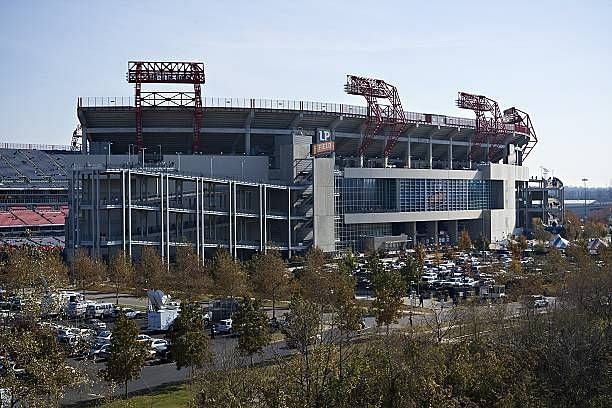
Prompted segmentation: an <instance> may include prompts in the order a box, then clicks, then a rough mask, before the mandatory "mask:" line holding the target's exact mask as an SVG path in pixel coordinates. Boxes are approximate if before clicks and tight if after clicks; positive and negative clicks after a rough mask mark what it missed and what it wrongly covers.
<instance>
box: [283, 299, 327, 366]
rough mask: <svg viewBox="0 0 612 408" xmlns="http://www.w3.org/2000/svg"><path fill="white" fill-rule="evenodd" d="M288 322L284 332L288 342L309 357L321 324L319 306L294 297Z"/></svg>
mask: <svg viewBox="0 0 612 408" xmlns="http://www.w3.org/2000/svg"><path fill="white" fill-rule="evenodd" d="M286 321H287V324H286V326H285V327H284V329H283V332H284V334H285V337H286V338H287V341H288V342H289V343H290V344H293V345H295V346H296V348H297V349H298V350H299V351H300V353H302V354H303V355H305V356H307V355H308V346H310V345H312V344H314V343H315V341H316V335H317V331H318V329H319V324H320V320H319V310H318V308H317V305H316V304H314V303H313V302H309V301H308V300H305V299H303V298H302V297H300V296H294V298H293V299H292V300H291V304H290V305H289V314H288V315H287V319H286ZM306 358H307V357H306Z"/></svg>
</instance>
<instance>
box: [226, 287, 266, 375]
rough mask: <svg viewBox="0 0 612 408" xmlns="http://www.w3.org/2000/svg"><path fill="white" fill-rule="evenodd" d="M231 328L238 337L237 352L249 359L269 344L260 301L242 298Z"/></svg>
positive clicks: (264, 314) (264, 316) (264, 313)
mask: <svg viewBox="0 0 612 408" xmlns="http://www.w3.org/2000/svg"><path fill="white" fill-rule="evenodd" d="M233 328H234V331H235V332H236V334H237V335H238V336H239V337H238V350H239V351H240V352H241V353H242V354H243V355H247V356H250V357H251V364H253V354H256V353H261V352H262V350H263V349H264V347H266V346H267V345H268V344H269V343H270V333H269V330H268V315H267V314H266V312H265V311H264V310H263V309H262V307H261V301H259V300H257V299H255V300H253V299H251V298H244V299H243V300H242V302H240V306H239V307H238V310H237V311H236V313H235V314H234V316H233Z"/></svg>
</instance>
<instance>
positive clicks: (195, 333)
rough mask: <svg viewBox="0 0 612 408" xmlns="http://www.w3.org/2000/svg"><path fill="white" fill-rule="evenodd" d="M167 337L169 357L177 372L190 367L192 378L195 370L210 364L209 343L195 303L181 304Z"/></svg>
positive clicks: (200, 312) (200, 313)
mask: <svg viewBox="0 0 612 408" xmlns="http://www.w3.org/2000/svg"><path fill="white" fill-rule="evenodd" d="M168 337H169V340H170V348H169V351H170V355H171V356H172V359H173V360H174V361H176V369H177V370H180V369H181V368H182V367H190V368H191V372H192V377H193V371H194V369H195V368H202V367H204V365H206V364H207V363H208V362H210V360H211V358H212V352H211V349H210V342H209V340H208V335H207V334H206V331H205V330H204V322H203V320H202V311H201V310H200V308H199V307H198V305H197V304H196V303H194V302H190V301H187V302H183V303H181V313H180V314H179V316H178V317H177V318H176V320H174V324H173V325H172V330H171V331H170V333H169V334H168Z"/></svg>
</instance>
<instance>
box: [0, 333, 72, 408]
mask: <svg viewBox="0 0 612 408" xmlns="http://www.w3.org/2000/svg"><path fill="white" fill-rule="evenodd" d="M0 355H2V359H1V360H0V389H4V390H6V391H8V393H9V395H10V399H11V401H10V405H9V406H10V407H15V406H28V407H48V406H53V405H58V404H59V400H60V399H61V397H62V396H63V393H64V390H65V389H66V388H67V387H68V386H70V385H74V384H76V383H78V382H80V381H82V380H83V378H82V373H80V372H78V371H76V370H75V369H73V368H72V367H70V366H68V365H67V364H66V361H65V357H64V354H63V352H62V349H61V348H60V346H59V344H58V343H57V338H56V336H55V333H53V332H51V331H50V330H47V329H42V328H40V327H38V326H35V325H32V326H29V327H25V328H24V327H21V328H15V327H13V328H11V329H4V330H2V331H0ZM7 358H11V359H12V362H13V363H14V364H15V366H14V367H15V369H9V368H8V367H10V365H7ZM2 403H3V402H2V401H0V405H2ZM2 406H4V405H2Z"/></svg>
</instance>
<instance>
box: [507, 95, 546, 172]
mask: <svg viewBox="0 0 612 408" xmlns="http://www.w3.org/2000/svg"><path fill="white" fill-rule="evenodd" d="M504 122H505V123H508V124H511V125H513V126H514V131H515V132H520V133H525V134H526V135H527V144H526V145H525V148H524V149H523V155H522V158H521V164H522V161H524V160H525V159H526V158H527V156H529V153H531V151H532V150H533V148H534V147H535V145H536V144H538V136H537V135H536V132H535V129H534V128H533V123H532V122H531V118H530V117H529V114H528V113H527V112H523V111H522V110H520V109H518V108H515V107H514V106H513V107H512V108H508V109H506V110H505V111H504Z"/></svg>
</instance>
